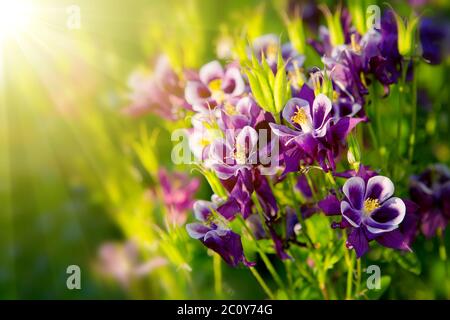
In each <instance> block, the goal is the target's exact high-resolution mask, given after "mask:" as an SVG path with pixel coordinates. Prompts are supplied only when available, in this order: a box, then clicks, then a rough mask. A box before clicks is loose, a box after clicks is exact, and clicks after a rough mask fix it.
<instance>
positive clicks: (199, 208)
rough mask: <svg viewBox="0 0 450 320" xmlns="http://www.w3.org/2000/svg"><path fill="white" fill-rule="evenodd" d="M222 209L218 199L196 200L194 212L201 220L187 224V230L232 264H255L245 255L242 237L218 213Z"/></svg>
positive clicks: (234, 265) (249, 265)
mask: <svg viewBox="0 0 450 320" xmlns="http://www.w3.org/2000/svg"><path fill="white" fill-rule="evenodd" d="M220 210H221V208H220V205H218V203H217V201H213V202H209V201H202V200H199V201H197V202H195V204H194V213H195V217H196V219H197V220H198V221H200V222H194V223H189V224H187V225H186V230H187V232H188V233H189V235H190V236H191V237H192V238H194V239H198V240H200V241H201V242H202V243H203V244H204V245H205V246H206V247H208V248H209V249H211V250H213V251H215V252H217V253H218V254H219V255H220V256H221V257H222V258H223V259H224V260H225V262H226V263H228V264H229V265H230V266H232V267H236V266H237V265H238V264H239V263H240V262H242V263H243V264H244V265H245V266H247V267H251V266H254V265H255V264H254V263H253V262H249V261H247V259H246V258H245V256H244V250H243V248H242V243H241V237H240V236H239V235H238V234H237V233H234V232H233V231H232V230H231V229H229V228H228V227H227V225H226V220H225V219H224V217H223V216H222V215H221V214H219V213H218V211H220Z"/></svg>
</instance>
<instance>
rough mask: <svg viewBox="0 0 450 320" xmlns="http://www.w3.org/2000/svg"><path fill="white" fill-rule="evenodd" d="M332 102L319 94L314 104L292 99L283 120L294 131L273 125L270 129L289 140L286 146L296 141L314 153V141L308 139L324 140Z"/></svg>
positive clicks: (328, 124) (286, 107)
mask: <svg viewBox="0 0 450 320" xmlns="http://www.w3.org/2000/svg"><path fill="white" fill-rule="evenodd" d="M331 108H332V107H331V101H330V99H328V97H327V96H325V95H324V94H319V95H318V96H317V97H316V98H315V99H314V102H313V104H312V108H311V106H310V103H309V102H308V101H307V100H304V99H299V98H292V99H290V100H289V101H288V103H287V104H286V106H285V107H284V109H283V118H284V120H286V121H287V122H288V123H289V124H291V126H292V127H293V129H290V128H288V127H286V126H283V125H278V124H275V123H271V124H270V127H271V128H272V130H273V132H274V133H275V134H276V135H278V136H279V137H283V138H287V140H286V142H285V144H286V145H288V144H290V143H291V142H293V141H295V142H297V143H299V145H300V146H301V147H302V148H303V149H304V150H305V151H307V152H308V151H312V150H313V149H314V147H315V145H314V141H313V140H311V139H307V137H310V136H311V137H313V138H322V137H324V136H325V135H326V133H327V130H328V128H329V126H330V120H331V117H330V112H331Z"/></svg>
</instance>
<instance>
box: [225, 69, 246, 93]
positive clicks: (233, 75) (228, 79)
mask: <svg viewBox="0 0 450 320" xmlns="http://www.w3.org/2000/svg"><path fill="white" fill-rule="evenodd" d="M222 90H223V92H225V93H226V94H230V95H232V96H239V95H241V94H243V93H244V91H245V82H244V79H242V75H241V73H240V71H239V69H238V68H234V67H233V68H229V69H228V70H227V71H226V72H225V76H224V78H223V81H222Z"/></svg>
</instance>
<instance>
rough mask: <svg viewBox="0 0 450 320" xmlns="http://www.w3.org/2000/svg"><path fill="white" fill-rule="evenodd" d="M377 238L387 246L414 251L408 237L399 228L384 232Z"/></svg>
mask: <svg viewBox="0 0 450 320" xmlns="http://www.w3.org/2000/svg"><path fill="white" fill-rule="evenodd" d="M375 240H376V241H377V242H378V243H379V244H381V245H382V246H385V247H387V248H392V249H397V250H405V251H412V250H411V248H410V247H409V245H408V242H407V240H406V237H405V236H404V235H403V234H402V233H401V232H400V231H399V230H394V231H391V232H387V233H383V234H382V235H381V236H379V237H376V238H375Z"/></svg>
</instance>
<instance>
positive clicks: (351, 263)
mask: <svg viewBox="0 0 450 320" xmlns="http://www.w3.org/2000/svg"><path fill="white" fill-rule="evenodd" d="M344 255H345V262H346V264H347V290H346V293H345V299H347V300H351V299H352V286H353V266H354V255H353V253H352V252H349V251H348V250H345V253H344Z"/></svg>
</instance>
